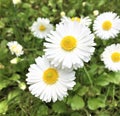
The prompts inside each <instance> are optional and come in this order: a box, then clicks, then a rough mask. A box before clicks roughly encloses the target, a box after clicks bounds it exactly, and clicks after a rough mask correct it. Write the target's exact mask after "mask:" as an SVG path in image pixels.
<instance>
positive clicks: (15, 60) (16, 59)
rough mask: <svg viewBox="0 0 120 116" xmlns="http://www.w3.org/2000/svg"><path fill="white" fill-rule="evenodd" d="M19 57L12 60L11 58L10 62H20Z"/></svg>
mask: <svg viewBox="0 0 120 116" xmlns="http://www.w3.org/2000/svg"><path fill="white" fill-rule="evenodd" d="M18 60H19V59H18V58H17V57H16V58H13V59H12V60H10V63H11V64H17V63H18Z"/></svg>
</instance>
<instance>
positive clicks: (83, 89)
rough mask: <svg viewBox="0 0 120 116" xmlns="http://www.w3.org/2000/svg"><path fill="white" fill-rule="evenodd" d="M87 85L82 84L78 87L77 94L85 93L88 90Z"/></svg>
mask: <svg viewBox="0 0 120 116" xmlns="http://www.w3.org/2000/svg"><path fill="white" fill-rule="evenodd" d="M88 89H89V88H88V87H86V86H83V87H81V88H80V89H79V91H78V94H79V95H80V96H83V95H85V94H86V93H87V92H88Z"/></svg>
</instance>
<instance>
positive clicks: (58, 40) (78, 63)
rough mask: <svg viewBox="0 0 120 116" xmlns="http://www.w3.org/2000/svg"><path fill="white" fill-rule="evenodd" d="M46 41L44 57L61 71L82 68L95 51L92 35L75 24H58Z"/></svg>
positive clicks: (86, 28)
mask: <svg viewBox="0 0 120 116" xmlns="http://www.w3.org/2000/svg"><path fill="white" fill-rule="evenodd" d="M46 41H47V42H46V43H44V45H45V47H46V49H45V50H44V51H45V55H46V56H47V58H48V59H49V60H50V62H51V64H52V65H54V66H55V67H59V66H60V68H62V69H64V68H75V69H76V68H79V67H83V66H84V63H83V62H88V61H89V60H90V58H91V55H92V54H93V52H94V50H95V48H94V47H93V46H95V43H94V35H93V34H91V32H90V30H89V28H88V27H86V26H83V25H81V24H78V23H77V22H69V23H60V24H59V25H57V28H56V31H52V32H51V33H50V34H49V35H48V37H47V38H46Z"/></svg>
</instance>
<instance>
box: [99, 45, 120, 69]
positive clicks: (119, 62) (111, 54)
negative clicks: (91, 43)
mask: <svg viewBox="0 0 120 116" xmlns="http://www.w3.org/2000/svg"><path fill="white" fill-rule="evenodd" d="M101 60H102V61H103V62H104V64H105V67H106V68H108V69H109V70H111V71H120V44H112V45H110V46H107V47H106V48H105V50H104V52H103V53H102V55H101Z"/></svg>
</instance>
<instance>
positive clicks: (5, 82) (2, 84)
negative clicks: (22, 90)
mask: <svg viewBox="0 0 120 116" xmlns="http://www.w3.org/2000/svg"><path fill="white" fill-rule="evenodd" d="M9 84H11V81H10V80H0V90H2V89H3V88H5V87H7V86H8V85H9Z"/></svg>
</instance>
